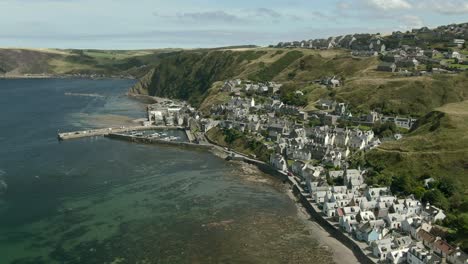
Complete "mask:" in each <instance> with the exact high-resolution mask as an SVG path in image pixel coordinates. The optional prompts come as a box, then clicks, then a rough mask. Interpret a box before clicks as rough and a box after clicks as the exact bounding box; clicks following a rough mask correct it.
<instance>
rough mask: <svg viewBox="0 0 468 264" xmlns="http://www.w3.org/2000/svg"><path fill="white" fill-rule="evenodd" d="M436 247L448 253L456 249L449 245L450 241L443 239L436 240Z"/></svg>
mask: <svg viewBox="0 0 468 264" xmlns="http://www.w3.org/2000/svg"><path fill="white" fill-rule="evenodd" d="M434 247H436V248H438V249H439V250H440V251H442V253H445V254H447V255H448V254H450V253H452V252H453V251H454V250H455V249H454V248H453V247H452V246H451V245H449V243H447V242H445V241H443V240H437V241H436V242H434Z"/></svg>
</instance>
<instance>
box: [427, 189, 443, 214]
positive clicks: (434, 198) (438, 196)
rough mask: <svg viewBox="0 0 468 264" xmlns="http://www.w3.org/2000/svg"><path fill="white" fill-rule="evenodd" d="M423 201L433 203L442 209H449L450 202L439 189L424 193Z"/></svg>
mask: <svg viewBox="0 0 468 264" xmlns="http://www.w3.org/2000/svg"><path fill="white" fill-rule="evenodd" d="M423 201H424V202H426V203H427V202H428V203H431V204H433V205H435V206H437V207H440V208H441V209H444V210H447V209H449V202H448V200H447V198H445V196H444V194H443V193H442V192H441V191H440V190H439V189H433V190H430V191H427V192H425V193H424V196H423Z"/></svg>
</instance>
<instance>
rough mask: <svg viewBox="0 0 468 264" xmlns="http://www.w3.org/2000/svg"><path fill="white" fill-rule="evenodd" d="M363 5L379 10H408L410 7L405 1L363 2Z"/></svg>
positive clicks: (365, 0) (366, 0)
mask: <svg viewBox="0 0 468 264" xmlns="http://www.w3.org/2000/svg"><path fill="white" fill-rule="evenodd" d="M364 2H365V4H367V5H369V6H371V7H373V8H375V9H379V10H384V11H387V10H399V9H410V8H411V7H412V5H411V4H410V3H409V2H408V1H406V0H364Z"/></svg>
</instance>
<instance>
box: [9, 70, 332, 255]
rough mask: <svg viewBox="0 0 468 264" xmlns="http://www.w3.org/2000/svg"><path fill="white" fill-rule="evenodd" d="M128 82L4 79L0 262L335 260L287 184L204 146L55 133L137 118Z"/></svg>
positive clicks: (138, 108)
mask: <svg viewBox="0 0 468 264" xmlns="http://www.w3.org/2000/svg"><path fill="white" fill-rule="evenodd" d="M133 83H134V81H132V80H78V79H77V80H73V79H36V80H34V79H22V80H0V264H4V263H6V264H8V263H14V264H20V263H21V264H26V263H28V264H33V263H34V264H42V263H86V264H92V263H109V264H110V263H131V264H133V263H140V264H149V263H168V264H172V263H200V264H202V263H203V264H208V263H330V262H332V258H331V254H330V252H329V251H327V250H326V249H324V248H323V247H322V246H320V245H319V244H318V242H317V240H316V239H315V238H314V234H313V233H311V231H310V230H309V229H308V228H307V227H306V224H305V221H307V220H305V219H301V218H300V217H299V216H298V212H297V210H298V209H297V207H296V205H295V203H294V201H293V200H291V199H290V198H289V197H288V195H287V194H286V190H287V188H288V186H286V185H283V184H282V183H281V182H280V181H279V180H277V179H275V178H273V177H271V176H269V175H265V174H263V173H261V172H260V171H258V170H257V169H256V168H255V167H251V166H249V165H245V164H240V163H232V162H227V161H224V160H223V159H221V158H219V157H217V156H215V155H213V154H212V153H210V152H208V151H202V150H189V149H184V148H173V147H167V146H158V145H143V144H133V143H129V142H124V141H114V140H110V139H107V138H103V137H96V138H87V139H79V140H72V141H64V142H58V141H57V138H56V133H57V131H73V130H80V129H87V128H96V127H110V126H117V125H121V124H131V122H132V121H131V120H132V119H136V118H144V117H145V104H144V103H143V102H141V101H137V100H135V99H131V98H128V97H127V96H125V93H126V91H127V90H128V88H129V87H130V86H132V85H133Z"/></svg>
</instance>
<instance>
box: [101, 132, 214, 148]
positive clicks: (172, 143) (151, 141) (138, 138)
mask: <svg viewBox="0 0 468 264" xmlns="http://www.w3.org/2000/svg"><path fill="white" fill-rule="evenodd" d="M106 137H108V138H111V139H117V140H124V141H129V142H135V143H143V144H159V145H169V146H180V147H191V148H199V149H212V148H213V147H214V146H213V145H211V144H198V143H192V142H183V141H170V140H166V139H160V138H153V137H148V136H137V135H127V134H123V133H109V134H107V135H106Z"/></svg>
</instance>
